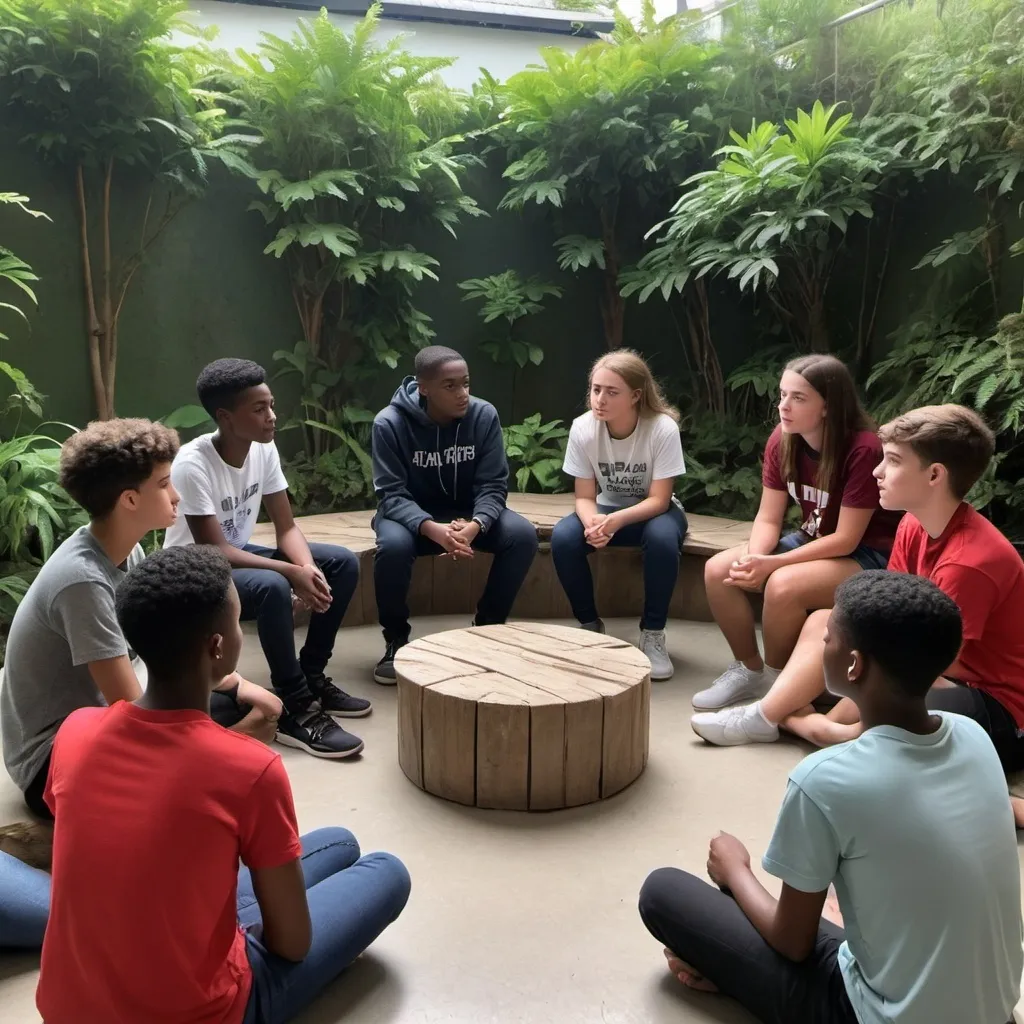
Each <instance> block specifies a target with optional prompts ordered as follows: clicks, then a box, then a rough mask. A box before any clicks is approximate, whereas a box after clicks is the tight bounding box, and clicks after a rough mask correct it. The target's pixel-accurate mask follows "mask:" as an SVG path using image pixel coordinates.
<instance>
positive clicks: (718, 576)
mask: <svg viewBox="0 0 1024 1024" xmlns="http://www.w3.org/2000/svg"><path fill="white" fill-rule="evenodd" d="M737 556H738V552H737V551H736V550H735V549H733V550H729V551H719V553H718V554H717V555H712V556H711V557H710V558H709V559H708V560H707V561H706V562H705V563H704V585H705V586H709V587H711V586H716V585H721V584H722V583H723V582H724V581H725V580H727V579H728V578H729V570H730V569H731V568H732V563H733V562H734V561H736V558H737Z"/></svg>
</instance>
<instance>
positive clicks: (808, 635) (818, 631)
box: [800, 608, 832, 643]
mask: <svg viewBox="0 0 1024 1024" xmlns="http://www.w3.org/2000/svg"><path fill="white" fill-rule="evenodd" d="M831 614H832V609H831V608H824V609H821V610H820V611H816V612H811V614H810V615H808V616H807V621H806V622H805V623H804V627H803V629H802V630H800V639H801V640H803V641H805V642H807V641H810V642H812V643H821V638H822V637H823V636H824V635H825V627H826V626H827V625H828V619H829V616H830V615H831Z"/></svg>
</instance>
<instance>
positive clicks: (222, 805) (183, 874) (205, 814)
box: [36, 702, 301, 1024]
mask: <svg viewBox="0 0 1024 1024" xmlns="http://www.w3.org/2000/svg"><path fill="white" fill-rule="evenodd" d="M45 798H46V803H47V805H48V806H49V807H50V809H51V810H52V811H53V812H54V817H55V818H56V830H55V833H54V840H53V887H52V894H51V902H50V920H49V924H48V925H47V928H46V936H45V939H44V941H43V961H42V971H41V973H40V977H39V988H38V990H37V992H36V1005H37V1006H38V1007H39V1012H40V1013H41V1014H42V1016H43V1019H44V1020H45V1021H46V1022H47V1024H143V1022H145V1024H239V1022H240V1021H241V1020H242V1018H243V1017H244V1015H245V1008H246V1003H247V1001H248V999H249V989H250V987H251V985H252V972H251V970H250V967H249V961H248V958H247V957H246V951H245V937H244V935H243V934H242V932H241V931H240V930H239V927H238V919H237V916H236V911H235V897H236V889H237V880H238V862H239V859H241V860H242V862H243V863H245V864H246V865H247V866H248V867H250V868H256V869H261V868H273V867H278V866H280V865H281V864H286V863H288V862H289V861H292V860H294V859H295V858H296V857H298V856H299V855H300V853H301V846H300V843H299V837H298V832H297V830H296V826H295V808H294V805H293V803H292V794H291V787H290V786H289V784H288V776H287V775H286V774H285V770H284V766H283V765H282V763H281V758H280V757H279V756H278V755H277V754H276V753H274V752H273V751H271V750H270V749H268V748H267V747H265V746H264V745H263V744H262V743H259V742H257V741H256V740H254V739H250V738H248V737H246V736H240V735H238V734H237V733H233V732H228V731H227V730H226V729H222V728H221V727H220V726H219V725H216V724H214V722H212V721H211V720H210V718H209V717H208V716H207V715H204V714H202V713H201V712H198V711H147V710H143V709H142V708H138V707H136V706H135V705H134V704H128V703H124V702H120V703H118V704H115V705H114V706H113V707H110V708H82V709H80V710H79V711H76V712H74V714H72V715H70V716H69V717H68V718H67V720H66V721H65V722H64V724H63V725H62V726H61V728H60V731H59V732H58V733H57V739H56V742H55V743H54V746H53V761H52V765H51V768H50V778H49V782H48V784H47V788H46V797H45Z"/></svg>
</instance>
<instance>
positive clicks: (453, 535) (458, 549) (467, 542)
mask: <svg viewBox="0 0 1024 1024" xmlns="http://www.w3.org/2000/svg"><path fill="white" fill-rule="evenodd" d="M420 533H421V534H423V536H424V537H426V538H427V539H428V540H432V541H433V542H434V543H435V544H437V545H438V547H442V548H444V551H443V552H442V553H441V557H442V558H445V557H449V558H452V559H454V560H455V561H456V562H457V561H459V560H460V559H463V558H472V557H473V554H474V552H473V541H475V540H476V538H477V537H478V536H479V535H480V524H479V523H478V522H476V521H475V520H473V519H469V520H466V519H456V520H454V521H452V522H450V523H435V522H434V520H432V519H430V520H427V522H425V523H424V524H423V525H422V526H421V527H420Z"/></svg>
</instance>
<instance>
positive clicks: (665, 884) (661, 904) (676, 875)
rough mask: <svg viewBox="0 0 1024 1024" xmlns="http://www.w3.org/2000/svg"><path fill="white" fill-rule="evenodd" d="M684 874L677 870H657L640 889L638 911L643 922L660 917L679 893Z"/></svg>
mask: <svg viewBox="0 0 1024 1024" xmlns="http://www.w3.org/2000/svg"><path fill="white" fill-rule="evenodd" d="M684 877H685V872H683V871H681V870H680V869H679V868H658V869H657V870H655V871H652V872H651V873H650V874H649V875H648V876H647V879H646V880H645V881H644V884H643V885H642V886H641V887H640V900H639V910H640V916H641V917H642V918H643V919H644V921H650V920H652V919H656V918H658V917H659V916H661V914H662V912H663V911H664V908H665V906H666V904H667V903H669V902H670V901H671V898H672V896H673V894H674V893H677V892H678V891H679V888H680V886H681V885H682V881H683V878H684Z"/></svg>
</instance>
